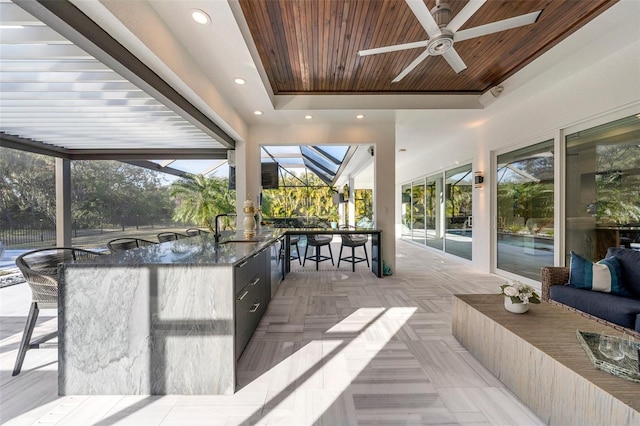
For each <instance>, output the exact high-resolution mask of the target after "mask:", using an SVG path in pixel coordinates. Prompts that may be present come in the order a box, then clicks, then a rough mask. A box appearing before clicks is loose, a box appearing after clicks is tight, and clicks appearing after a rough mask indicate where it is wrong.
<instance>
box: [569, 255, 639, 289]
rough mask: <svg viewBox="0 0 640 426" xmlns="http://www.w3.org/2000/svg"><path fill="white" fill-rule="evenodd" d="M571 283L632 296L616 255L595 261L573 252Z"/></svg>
mask: <svg viewBox="0 0 640 426" xmlns="http://www.w3.org/2000/svg"><path fill="white" fill-rule="evenodd" d="M569 285H570V286H571V287H575V288H582V289H585V290H594V291H601V292H603V293H611V294H615V295H617V296H624V297H631V293H629V291H627V290H626V289H625V288H624V286H623V284H622V270H621V266H620V262H619V261H618V259H617V258H616V257H615V256H611V257H607V258H606V259H603V260H601V261H600V262H598V263H593V262H592V261H590V260H589V259H585V258H584V257H582V256H580V255H579V254H576V253H574V252H571V268H570V271H569Z"/></svg>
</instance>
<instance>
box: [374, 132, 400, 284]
mask: <svg viewBox="0 0 640 426" xmlns="http://www.w3.org/2000/svg"><path fill="white" fill-rule="evenodd" d="M395 146H396V144H395V139H392V140H390V141H388V142H387V143H378V144H376V145H375V146H374V150H375V151H374V152H375V155H374V157H375V168H374V177H373V179H374V190H373V206H374V223H375V225H374V227H375V228H378V229H381V230H382V231H383V233H382V259H383V260H384V261H385V263H386V264H387V265H389V267H391V269H392V271H394V272H395V268H396V235H395V232H394V231H395V224H396V217H395V213H396V209H395V188H396V179H395V173H396V169H395V164H396V152H395Z"/></svg>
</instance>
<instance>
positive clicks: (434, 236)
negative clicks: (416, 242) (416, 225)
mask: <svg viewBox="0 0 640 426" xmlns="http://www.w3.org/2000/svg"><path fill="white" fill-rule="evenodd" d="M443 196H444V194H443V192H442V173H438V174H437V175H433V176H429V177H428V178H427V185H426V203H425V207H426V215H425V226H426V231H427V245H428V246H429V247H433V248H436V249H438V250H442V247H443V236H444V231H443V229H444V228H443V226H442V217H443V213H444V198H443Z"/></svg>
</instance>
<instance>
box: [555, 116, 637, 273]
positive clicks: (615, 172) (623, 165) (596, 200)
mask: <svg viewBox="0 0 640 426" xmlns="http://www.w3.org/2000/svg"><path fill="white" fill-rule="evenodd" d="M566 147H567V170H566V185H567V190H566V243H565V247H566V252H565V256H566V259H567V264H568V258H569V252H570V251H574V252H576V253H579V254H581V255H583V256H585V257H588V258H590V259H592V260H594V261H595V260H599V259H602V258H604V257H605V255H606V253H607V248H609V247H612V246H624V247H627V248H634V249H638V250H640V195H639V194H640V114H639V115H633V116H631V117H627V118H624V119H621V120H617V121H614V122H612V123H608V124H604V125H602V126H598V127H594V128H591V129H586V130H581V131H579V132H576V133H572V134H569V135H568V136H567V137H566Z"/></svg>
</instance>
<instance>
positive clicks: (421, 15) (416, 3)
mask: <svg viewBox="0 0 640 426" xmlns="http://www.w3.org/2000/svg"><path fill="white" fill-rule="evenodd" d="M405 1H406V2H407V5H408V6H409V8H410V9H411V11H412V12H413V14H414V15H416V18H418V22H420V25H422V28H424V30H425V31H426V32H427V34H429V38H433V37H437V36H439V35H440V34H442V31H440V27H438V24H437V23H436V20H435V19H433V16H431V13H430V12H429V9H427V6H426V5H425V4H424V2H423V1H422V0H405Z"/></svg>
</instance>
